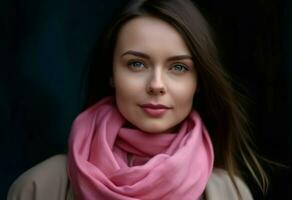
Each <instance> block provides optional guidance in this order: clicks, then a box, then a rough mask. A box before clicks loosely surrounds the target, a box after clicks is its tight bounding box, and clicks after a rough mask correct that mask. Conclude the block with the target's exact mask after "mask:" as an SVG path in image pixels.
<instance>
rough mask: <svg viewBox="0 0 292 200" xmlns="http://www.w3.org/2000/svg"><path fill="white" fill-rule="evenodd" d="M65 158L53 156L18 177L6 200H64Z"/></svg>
mask: <svg viewBox="0 0 292 200" xmlns="http://www.w3.org/2000/svg"><path fill="white" fill-rule="evenodd" d="M66 160H67V159H66V156H65V155H56V156H53V157H51V158H49V159H47V160H45V161H43V162H41V163H39V164H37V165H36V166H34V167H32V168H31V169H29V170H27V171H26V172H24V173H23V174H22V175H21V176H19V177H18V178H17V179H16V180H15V181H14V183H13V184H12V185H11V187H10V189H9V191H8V198H7V199H8V200H16V199H17V200H28V199H30V200H31V199H33V200H39V199H42V200H45V199H46V198H48V199H58V200H59V199H60V200H61V199H63V200H64V199H65V197H66V191H67V187H68V177H67V169H66V168H67V167H66V162H67V161H66Z"/></svg>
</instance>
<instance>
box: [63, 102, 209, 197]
mask: <svg viewBox="0 0 292 200" xmlns="http://www.w3.org/2000/svg"><path fill="white" fill-rule="evenodd" d="M126 123H127V121H126V120H125V119H124V118H123V116H122V115H121V114H120V113H119V111H118V110H117V107H116V106H115V105H114V100H113V98H112V97H106V98H104V99H102V100H100V101H99V102H97V103H96V104H95V105H93V106H91V107H90V108H88V109H87V110H85V111H84V112H83V113H81V114H80V115H79V116H78V117H77V118H76V119H75V121H74V123H73V126H72V129H71V134H70V139H69V152H68V175H69V179H70V182H71V184H72V187H73V191H74V194H75V196H76V198H77V199H78V200H138V199H142V200H146V199H147V200H178V199H182V200H196V199H199V198H200V196H201V195H202V193H203V191H204V189H205V187H206V184H207V181H208V178H209V176H210V174H211V172H212V168H213V159H214V155H213V147H212V143H211V140H210V138H209V135H208V132H207V129H206V128H205V126H204V124H203V122H202V120H201V118H200V116H199V114H198V113H197V112H196V111H192V112H191V113H190V114H189V115H188V116H187V118H186V119H185V120H184V121H183V122H182V123H181V125H180V126H179V130H178V132H177V133H159V134H155V133H145V132H143V131H141V130H138V129H134V128H128V127H126V126H125V124H126ZM129 158H131V159H129ZM129 160H130V161H129Z"/></svg>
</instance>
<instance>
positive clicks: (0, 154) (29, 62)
mask: <svg viewBox="0 0 292 200" xmlns="http://www.w3.org/2000/svg"><path fill="white" fill-rule="evenodd" d="M123 2H125V1H118V0H107V1H97V0H82V1H81V0H26V1H21V0H18V1H16V0H1V1H0V51H1V52H0V53H1V54H0V58H1V59H0V66H1V68H0V127H1V129H0V134H1V135H0V136H1V139H0V158H1V163H0V199H5V198H6V194H7V190H8V187H9V186H10V185H11V184H12V182H13V180H15V178H17V176H19V175H20V174H21V173H23V172H24V171H25V170H27V169H28V168H30V167H32V166H33V165H35V164H37V163H38V162H40V161H42V160H44V159H46V158H48V157H50V156H52V155H54V154H58V153H66V149H67V138H68V134H69V131H70V127H71V123H72V121H73V119H74V118H75V117H76V116H77V114H78V113H79V112H80V111H81V109H82V106H83V103H84V97H85V92H84V91H85V90H84V84H83V83H84V79H85V76H84V73H83V71H84V66H85V64H86V60H87V56H88V53H89V50H90V48H92V46H93V43H94V41H95V40H96V38H97V37H98V35H99V34H100V32H101V30H102V29H103V27H104V25H105V24H106V23H107V22H108V21H109V19H110V18H111V16H112V14H113V12H114V11H115V10H116V8H117V7H119V6H120V5H121V4H122V3H123ZM196 2H197V4H198V5H199V7H200V8H201V10H202V12H203V13H204V14H205V15H206V17H207V18H208V20H209V22H210V24H211V26H212V27H213V30H214V33H215V35H216V41H217V44H218V47H219V49H220V51H219V52H220V56H221V58H222V62H223V64H224V66H225V67H226V68H227V69H228V70H229V71H230V73H231V74H232V76H233V78H234V79H235V80H236V81H237V82H238V83H239V84H240V85H236V87H237V88H238V89H239V90H240V91H241V92H242V93H244V94H245V95H246V96H248V97H249V99H250V104H249V107H248V113H249V118H250V121H251V123H252V127H253V131H254V136H253V137H254V141H255V143H256V144H257V146H258V152H259V153H261V155H263V156H265V157H266V158H269V159H272V160H274V161H278V162H281V163H283V164H286V165H290V166H291V163H292V128H291V126H290V124H291V123H292V118H291V117H292V116H291V109H292V101H291V98H292V97H291V94H292V93H291V90H292V82H291V77H292V76H291V75H292V56H291V55H292V53H291V52H292V1H289V0H233V1H232V0H198V1H196ZM290 13H291V14H290ZM266 167H267V170H268V173H269V175H270V177H271V188H270V190H269V191H268V194H267V195H266V196H263V195H261V194H260V192H259V190H258V188H257V187H256V186H255V184H254V183H253V182H252V181H251V182H250V183H249V186H250V188H251V190H252V192H253V193H254V196H255V199H289V196H290V192H291V189H292V173H291V170H288V169H285V168H275V167H274V168H271V167H269V165H266Z"/></svg>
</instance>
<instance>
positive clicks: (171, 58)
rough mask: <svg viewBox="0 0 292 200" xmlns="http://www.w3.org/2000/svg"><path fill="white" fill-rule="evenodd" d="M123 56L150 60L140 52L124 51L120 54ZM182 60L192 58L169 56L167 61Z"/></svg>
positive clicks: (187, 56)
mask: <svg viewBox="0 0 292 200" xmlns="http://www.w3.org/2000/svg"><path fill="white" fill-rule="evenodd" d="M125 55H134V56H138V57H142V58H145V59H150V56H149V55H147V54H145V53H142V52H139V51H133V50H129V51H126V52H125V53H123V54H122V56H125ZM184 59H190V60H192V56H190V55H177V56H171V57H169V58H168V59H167V60H168V61H173V60H184Z"/></svg>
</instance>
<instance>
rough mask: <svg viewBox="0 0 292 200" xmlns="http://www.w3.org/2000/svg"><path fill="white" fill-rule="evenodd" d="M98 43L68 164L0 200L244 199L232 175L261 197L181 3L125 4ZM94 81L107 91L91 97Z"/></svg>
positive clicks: (210, 50)
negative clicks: (247, 179) (244, 173)
mask: <svg viewBox="0 0 292 200" xmlns="http://www.w3.org/2000/svg"><path fill="white" fill-rule="evenodd" d="M101 41H102V43H99V50H97V51H94V58H95V59H94V61H93V63H92V64H91V69H90V71H89V74H90V76H91V78H90V79H89V80H90V81H89V86H90V88H89V90H88V92H89V102H88V108H87V109H86V110H85V111H84V112H83V113H81V114H80V115H79V116H78V117H77V119H76V120H75V121H74V123H73V126H72V131H71V135H70V139H69V152H68V156H65V155H57V156H54V157H52V158H50V159H48V160H46V161H44V162H42V163H40V164H39V165H37V166H35V167H34V168H32V169H30V170H29V171H27V172H26V173H24V174H23V175H22V176H21V177H20V178H19V179H18V180H17V181H15V183H14V184H13V185H12V186H11V188H10V190H9V194H8V199H11V200H12V199H50V200H54V199H82V200H91V199H101V200H107V199H116V200H130V199H132V200H134V199H153V200H154V199H165V200H172V199H175V200H176V199H183V200H189V199H192V200H193V199H208V200H213V199H216V200H220V199H245V200H247V199H252V196H251V193H250V191H249V189H248V187H247V186H246V185H245V184H244V182H243V181H242V179H241V174H240V170H241V168H240V167H246V168H247V169H248V170H249V172H250V174H251V175H252V177H253V178H254V179H255V180H256V181H257V182H258V184H259V186H260V187H261V188H262V189H263V190H265V189H266V184H267V177H266V174H265V172H264V171H263V169H262V168H261V165H260V164H259V162H258V159H257V158H256V156H255V154H254V152H253V151H252V149H251V148H250V145H249V141H248V134H247V120H246V118H245V114H244V112H243V110H242V108H241V106H240V104H239V100H238V94H237V93H236V91H235V90H234V89H233V88H232V87H231V85H230V80H229V78H228V76H227V74H226V73H225V72H224V70H223V69H222V67H221V66H220V63H219V61H218V58H217V53H216V49H215V46H214V44H213V41H212V39H211V36H210V30H209V27H208V24H207V22H206V21H205V19H204V18H203V16H202V15H201V13H200V12H199V10H198V9H197V8H196V7H195V6H194V5H193V4H192V3H191V2H190V1H189V0H138V1H137V0H136V1H131V2H130V3H129V4H128V5H127V6H125V8H124V9H123V10H122V11H121V12H120V14H119V15H118V16H117V18H116V20H114V23H113V24H111V26H110V29H109V31H108V32H107V34H106V36H105V37H104V38H103V40H101ZM104 70H107V72H106V75H107V76H104V74H103V76H102V77H99V78H97V76H98V74H100V71H104ZM103 77H106V82H110V84H109V85H110V87H111V88H108V89H107V90H105V91H99V90H97V89H96V88H97V86H98V85H99V84H101V83H103V82H104V79H102V78H103ZM108 95H110V96H108ZM105 96H107V97H105ZM101 97H104V98H101Z"/></svg>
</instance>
